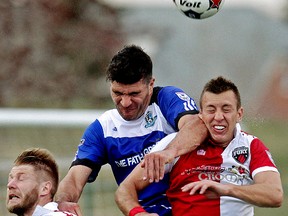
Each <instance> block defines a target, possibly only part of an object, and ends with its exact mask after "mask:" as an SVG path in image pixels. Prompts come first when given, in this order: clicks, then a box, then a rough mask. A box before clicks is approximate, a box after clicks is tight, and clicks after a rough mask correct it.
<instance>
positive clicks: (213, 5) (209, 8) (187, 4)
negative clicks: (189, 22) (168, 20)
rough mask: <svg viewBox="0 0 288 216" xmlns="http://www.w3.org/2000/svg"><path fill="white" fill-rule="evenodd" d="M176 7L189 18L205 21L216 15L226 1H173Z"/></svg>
mask: <svg viewBox="0 0 288 216" xmlns="http://www.w3.org/2000/svg"><path fill="white" fill-rule="evenodd" d="M173 2H174V3H175V5H176V7H177V8H178V9H179V10H180V11H181V12H182V13H184V14H185V15H186V16H187V17H189V18H192V19H205V18H208V17H210V16H213V15H214V14H216V13H217V12H218V11H219V10H220V9H221V8H222V6H223V4H224V0H173Z"/></svg>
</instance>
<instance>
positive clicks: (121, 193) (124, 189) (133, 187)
mask: <svg viewBox="0 0 288 216" xmlns="http://www.w3.org/2000/svg"><path fill="white" fill-rule="evenodd" d="M142 179H143V169H142V168H141V165H140V164H139V165H138V166H136V167H135V168H134V169H133V171H132V172H131V173H130V174H129V175H128V176H127V177H126V178H125V180H124V181H123V182H122V183H121V184H120V185H119V187H118V188H117V190H116V192H115V201H116V204H117V205H118V207H119V209H120V210H121V211H122V212H123V214H124V215H127V216H128V215H129V212H130V211H131V210H132V209H134V208H135V207H137V208H140V209H141V206H140V204H139V202H138V195H137V192H138V191H140V190H142V189H144V188H145V187H147V186H148V185H149V182H148V181H143V180H142ZM138 215H139V216H140V215H141V216H144V215H147V216H148V215H149V216H158V214H156V213H147V212H144V211H143V212H141V213H138V214H137V216H138Z"/></svg>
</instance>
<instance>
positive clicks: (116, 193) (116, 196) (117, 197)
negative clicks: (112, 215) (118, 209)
mask: <svg viewBox="0 0 288 216" xmlns="http://www.w3.org/2000/svg"><path fill="white" fill-rule="evenodd" d="M119 193H120V188H119V187H118V188H117V190H116V191H115V194H114V200H115V202H116V204H117V205H118V206H119V204H120V201H121V199H120V195H119Z"/></svg>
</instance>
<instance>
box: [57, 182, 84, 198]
mask: <svg viewBox="0 0 288 216" xmlns="http://www.w3.org/2000/svg"><path fill="white" fill-rule="evenodd" d="M81 193H82V189H81V188H77V185H76V184H75V182H73V181H71V180H68V179H65V178H64V179H63V180H62V181H61V182H60V184H59V187H58V190H57V193H56V195H55V200H56V201H57V202H75V203H77V202H78V200H79V198H80V196H81Z"/></svg>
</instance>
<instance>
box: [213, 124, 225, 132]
mask: <svg viewBox="0 0 288 216" xmlns="http://www.w3.org/2000/svg"><path fill="white" fill-rule="evenodd" d="M213 128H214V129H216V130H220V131H222V130H224V129H225V126H223V125H214V126H213Z"/></svg>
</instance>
